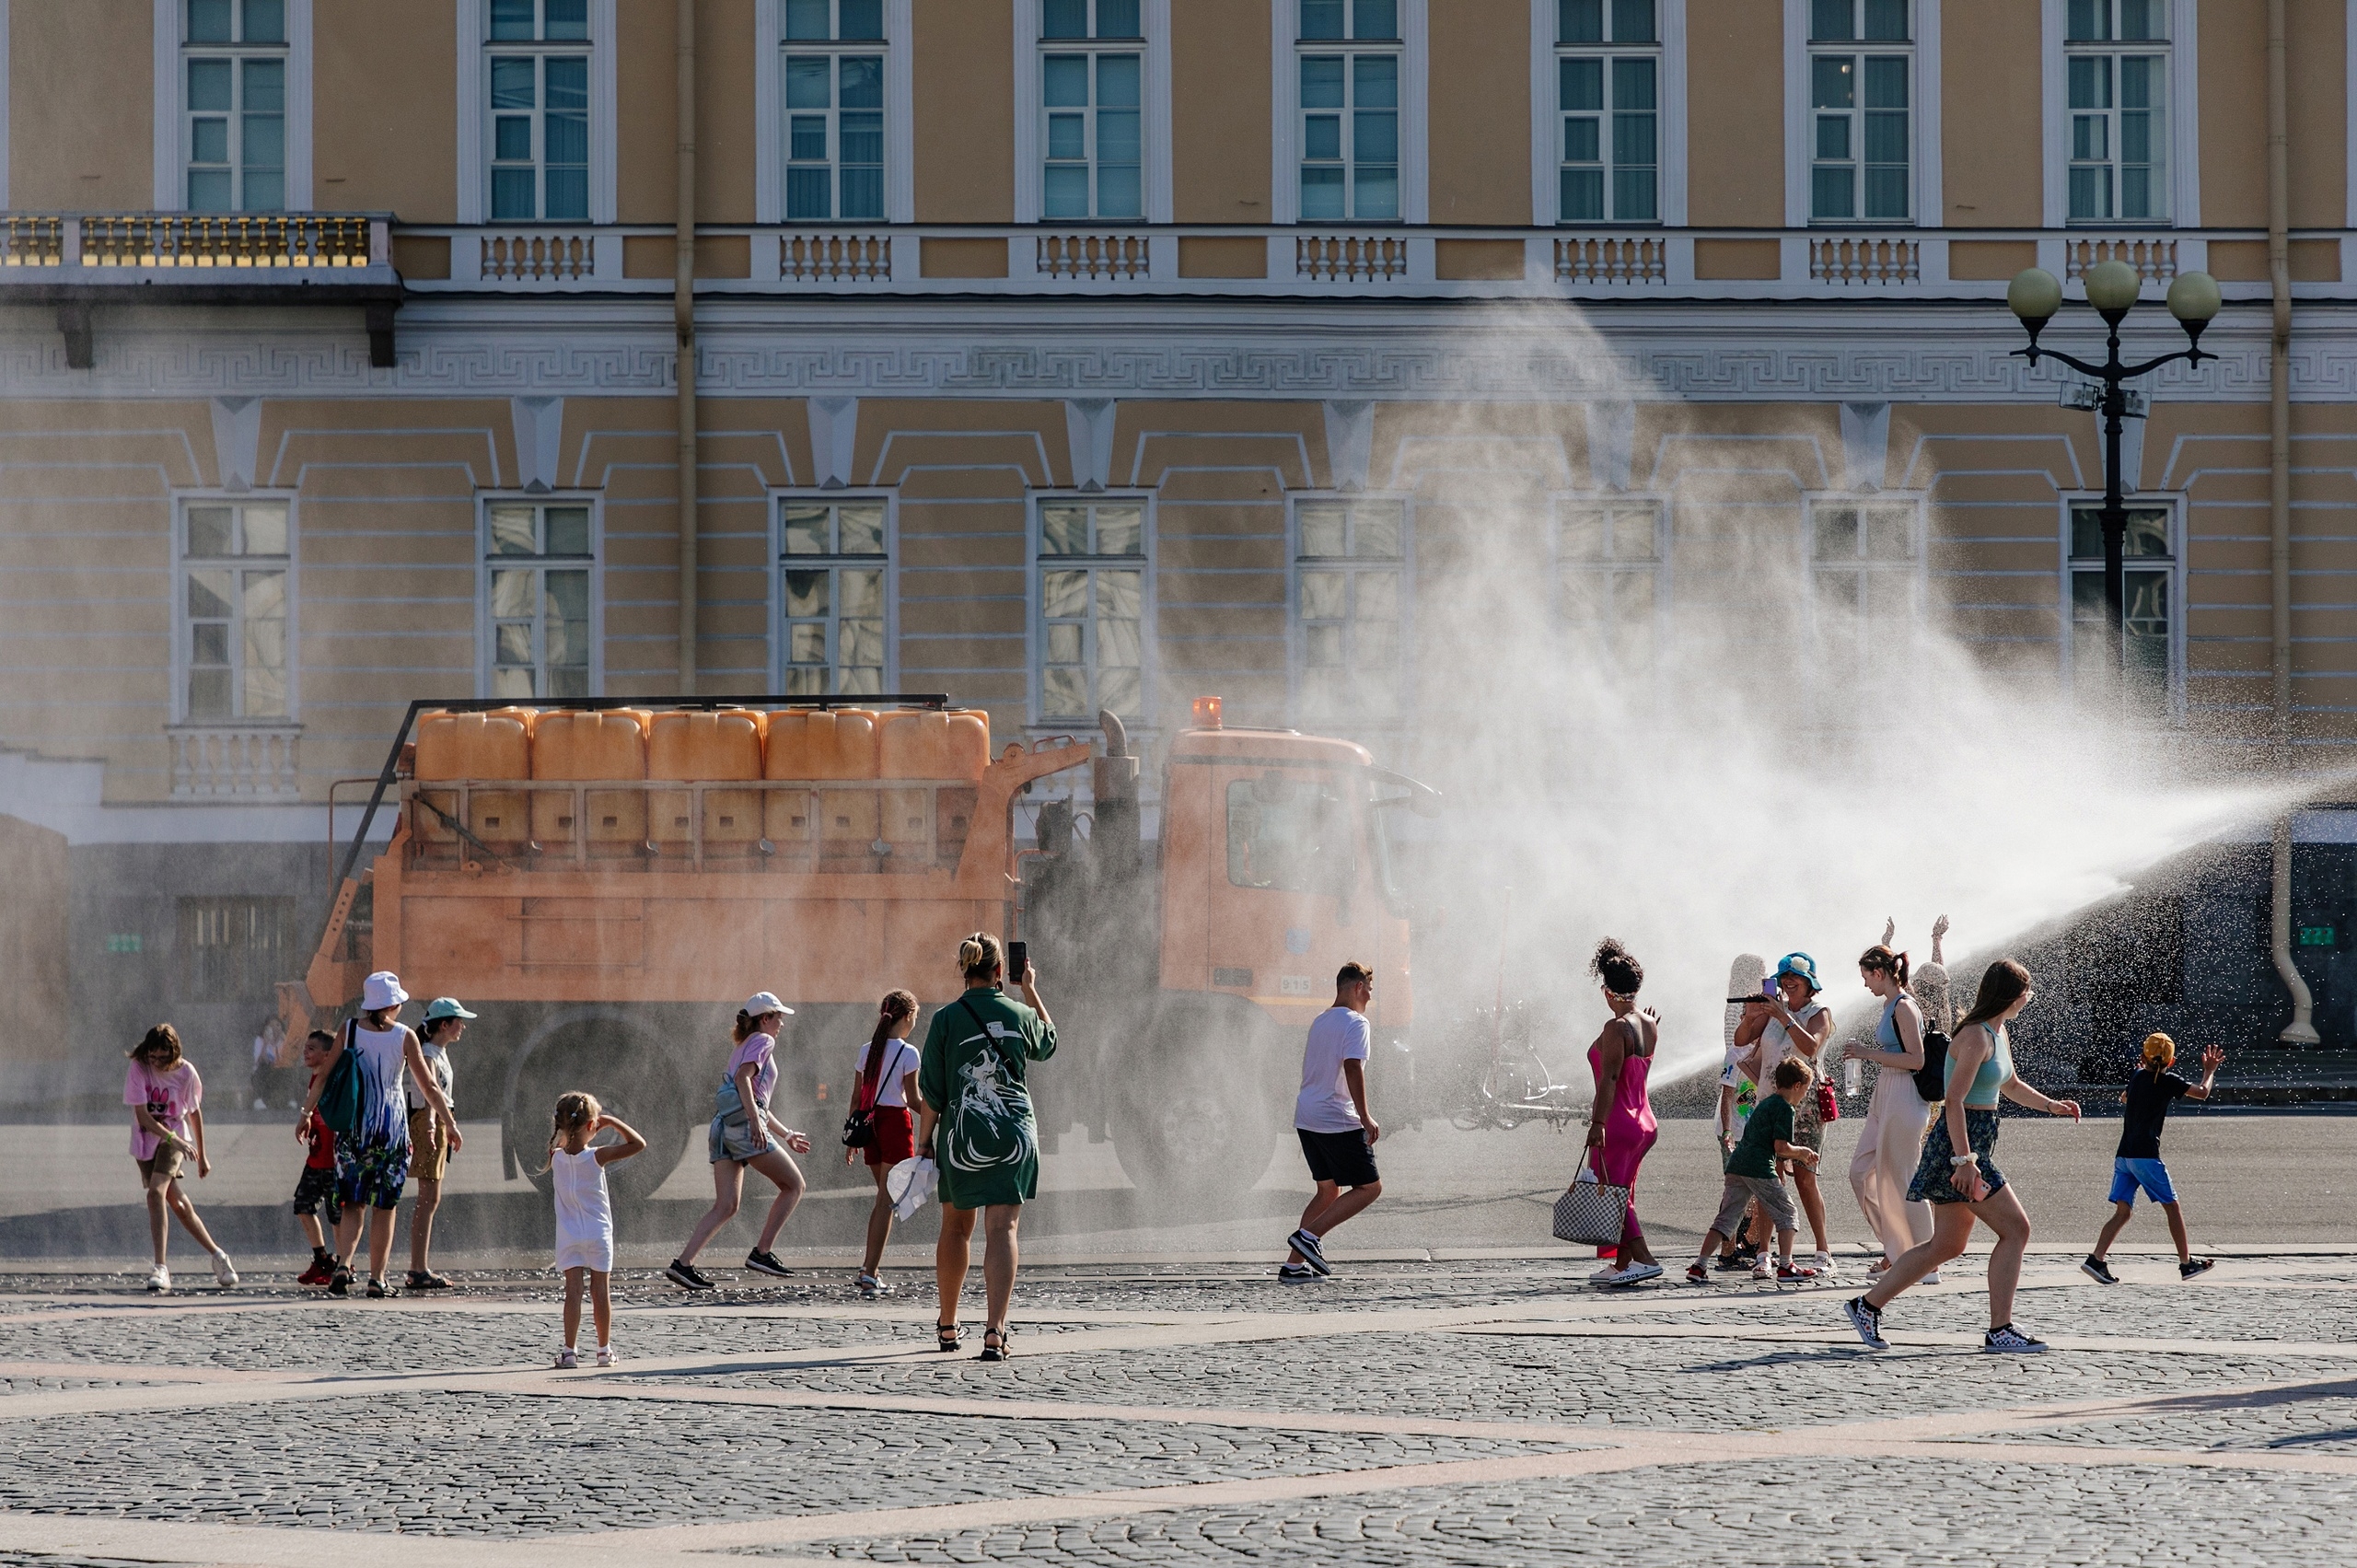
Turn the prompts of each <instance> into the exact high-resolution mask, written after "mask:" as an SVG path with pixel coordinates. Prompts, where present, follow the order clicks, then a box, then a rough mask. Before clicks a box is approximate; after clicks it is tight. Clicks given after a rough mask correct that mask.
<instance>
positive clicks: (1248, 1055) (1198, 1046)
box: [1111, 1001, 1293, 1210]
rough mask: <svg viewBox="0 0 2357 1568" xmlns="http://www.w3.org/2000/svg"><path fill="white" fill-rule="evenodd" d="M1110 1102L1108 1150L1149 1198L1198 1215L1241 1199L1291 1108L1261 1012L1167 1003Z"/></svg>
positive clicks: (1282, 1055) (1282, 1064)
mask: <svg viewBox="0 0 2357 1568" xmlns="http://www.w3.org/2000/svg"><path fill="white" fill-rule="evenodd" d="M1153 1039H1154V1041H1155V1045H1154V1049H1153V1051H1151V1052H1149V1053H1145V1054H1143V1055H1140V1056H1138V1057H1135V1058H1132V1060H1131V1063H1129V1064H1127V1065H1125V1067H1124V1069H1123V1070H1124V1071H1125V1072H1129V1073H1132V1074H1136V1075H1135V1076H1133V1077H1132V1081H1131V1082H1130V1083H1129V1084H1128V1085H1127V1086H1126V1089H1125V1092H1124V1093H1123V1095H1122V1096H1121V1098H1120V1099H1119V1100H1117V1101H1116V1102H1115V1105H1114V1108H1113V1115H1112V1119H1111V1120H1112V1123H1113V1127H1112V1131H1113V1153H1114V1156H1115V1157H1117V1158H1118V1159H1119V1160H1120V1162H1121V1170H1122V1172H1123V1174H1125V1175H1126V1176H1128V1177H1129V1179H1130V1180H1131V1182H1132V1184H1133V1185H1135V1186H1136V1187H1137V1189H1138V1191H1141V1192H1143V1193H1144V1194H1146V1195H1147V1196H1148V1198H1149V1200H1150V1201H1154V1202H1167V1203H1171V1204H1183V1205H1185V1206H1186V1207H1188V1208H1190V1209H1197V1210H1200V1209H1202V1208H1204V1207H1205V1206H1206V1205H1216V1204H1219V1203H1223V1202H1234V1201H1236V1200H1238V1199H1241V1198H1243V1197H1245V1196H1246V1195H1247V1194H1248V1193H1249V1192H1250V1191H1252V1189H1253V1187H1254V1185H1255V1184H1256V1183H1258V1182H1259V1181H1260V1176H1261V1173H1262V1172H1264V1171H1266V1170H1267V1169H1268V1167H1269V1159H1270V1156H1271V1155H1272V1154H1274V1153H1275V1151H1276V1146H1277V1140H1278V1138H1279V1136H1280V1135H1281V1134H1282V1133H1283V1131H1284V1127H1283V1123H1284V1121H1286V1120H1287V1119H1288V1114H1289V1112H1290V1111H1291V1109H1292V1103H1293V1101H1292V1092H1291V1088H1290V1080H1291V1076H1292V1074H1291V1073H1290V1072H1289V1071H1288V1069H1289V1068H1290V1067H1291V1065H1292V1063H1291V1061H1290V1057H1289V1053H1288V1051H1286V1050H1285V1042H1284V1040H1283V1037H1282V1035H1281V1034H1280V1032H1279V1031H1278V1030H1277V1028H1275V1026H1274V1024H1273V1023H1272V1022H1271V1020H1270V1019H1269V1017H1268V1016H1267V1015H1265V1014H1262V1013H1260V1011H1259V1009H1257V1008H1255V1009H1252V1010H1251V1011H1250V1012H1249V1013H1245V1012H1243V1011H1242V1010H1241V1009H1236V1010H1214V1009H1213V1008H1212V1007H1210V1006H1207V1005H1202V1004H1200V1003H1196V1002H1192V1001H1181V1002H1177V1003H1171V1004H1166V1005H1165V1006H1164V1008H1163V1009H1162V1012H1161V1015H1160V1016H1159V1017H1158V1018H1157V1019H1156V1021H1155V1029H1154V1033H1153Z"/></svg>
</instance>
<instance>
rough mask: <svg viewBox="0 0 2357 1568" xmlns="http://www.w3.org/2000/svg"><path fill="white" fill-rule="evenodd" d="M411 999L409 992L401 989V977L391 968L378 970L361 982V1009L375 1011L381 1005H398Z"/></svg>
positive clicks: (368, 1011)
mask: <svg viewBox="0 0 2357 1568" xmlns="http://www.w3.org/2000/svg"><path fill="white" fill-rule="evenodd" d="M408 1000H409V993H408V992H406V991H403V990H402V989H401V976H399V975H397V974H395V973H394V972H393V971H392V970H377V972H376V973H375V974H372V975H370V976H369V977H368V978H367V979H366V980H365V981H361V984H360V1010H361V1011H362V1012H364V1013H374V1012H376V1011H377V1009H378V1008H380V1007H398V1006H400V1005H401V1004H402V1003H404V1002H406V1001H408Z"/></svg>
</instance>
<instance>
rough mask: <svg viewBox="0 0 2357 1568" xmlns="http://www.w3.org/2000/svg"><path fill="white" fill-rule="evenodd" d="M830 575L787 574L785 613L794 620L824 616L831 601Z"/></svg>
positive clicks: (824, 573) (814, 573) (820, 573)
mask: <svg viewBox="0 0 2357 1568" xmlns="http://www.w3.org/2000/svg"><path fill="white" fill-rule="evenodd" d="M831 587H832V584H831V582H830V574H829V573H826V572H788V573H787V574H786V575H785V613H786V614H787V615H788V616H790V617H793V618H795V619H797V620H798V619H800V618H801V617H803V616H807V615H824V614H826V613H827V609H828V606H829V603H830V599H831V593H830V589H831Z"/></svg>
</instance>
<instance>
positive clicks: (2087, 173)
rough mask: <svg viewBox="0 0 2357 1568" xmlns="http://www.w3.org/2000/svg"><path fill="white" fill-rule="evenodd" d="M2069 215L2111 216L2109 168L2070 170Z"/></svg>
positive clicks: (2077, 216)
mask: <svg viewBox="0 0 2357 1568" xmlns="http://www.w3.org/2000/svg"><path fill="white" fill-rule="evenodd" d="M2071 215H2072V216H2073V217H2074V218H2107V217H2109V216H2111V170H2109V169H2108V168H2074V169H2073V170H2072V171H2071Z"/></svg>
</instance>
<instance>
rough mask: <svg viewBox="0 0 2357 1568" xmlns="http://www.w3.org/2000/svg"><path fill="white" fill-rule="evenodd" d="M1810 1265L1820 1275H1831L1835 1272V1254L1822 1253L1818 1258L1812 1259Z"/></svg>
mask: <svg viewBox="0 0 2357 1568" xmlns="http://www.w3.org/2000/svg"><path fill="white" fill-rule="evenodd" d="M1809 1263H1810V1265H1811V1266H1812V1267H1814V1268H1815V1269H1816V1270H1817V1272H1818V1273H1820V1274H1829V1273H1831V1272H1833V1254H1832V1253H1830V1252H1820V1253H1818V1254H1817V1256H1816V1257H1814V1258H1812V1259H1810V1260H1809Z"/></svg>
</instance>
